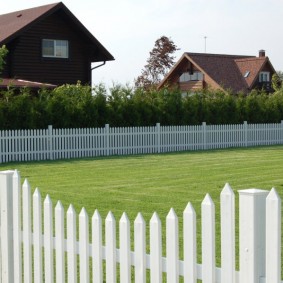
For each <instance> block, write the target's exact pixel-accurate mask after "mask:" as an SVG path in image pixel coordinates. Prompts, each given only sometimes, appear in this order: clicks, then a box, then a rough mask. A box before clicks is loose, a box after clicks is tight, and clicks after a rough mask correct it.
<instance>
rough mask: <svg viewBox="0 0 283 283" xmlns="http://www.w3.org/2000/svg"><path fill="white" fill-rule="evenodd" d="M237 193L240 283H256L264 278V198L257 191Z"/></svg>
mask: <svg viewBox="0 0 283 283" xmlns="http://www.w3.org/2000/svg"><path fill="white" fill-rule="evenodd" d="M238 192H239V202H240V205H239V209H240V219H239V225H240V226H239V230H240V237H239V238H240V244H239V245H240V282H241V283H258V282H260V278H261V277H264V276H265V256H266V252H265V238H266V237H265V230H266V215H265V212H266V197H267V195H268V191H264V190H259V189H249V190H240V191H238Z"/></svg>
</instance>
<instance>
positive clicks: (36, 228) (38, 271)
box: [33, 188, 43, 282]
mask: <svg viewBox="0 0 283 283" xmlns="http://www.w3.org/2000/svg"><path fill="white" fill-rule="evenodd" d="M41 218H42V211H41V194H40V191H39V189H38V188H36V189H35V192H34V194H33V243H34V252H33V254H34V258H36V260H35V261H34V282H42V280H43V269H42V223H41V222H42V221H41Z"/></svg>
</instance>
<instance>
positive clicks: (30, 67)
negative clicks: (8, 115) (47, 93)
mask: <svg viewBox="0 0 283 283" xmlns="http://www.w3.org/2000/svg"><path fill="white" fill-rule="evenodd" d="M2 45H6V47H7V49H8V51H9V53H8V55H7V57H6V65H5V67H4V70H3V72H2V77H3V78H5V80H3V81H2V83H0V84H2V86H3V84H5V82H7V81H9V82H11V80H12V82H14V83H16V82H17V81H18V80H20V82H21V84H23V82H27V85H28V86H30V87H32V86H33V83H36V82H39V83H46V84H49V85H62V84H75V83H77V81H81V83H82V84H90V83H91V76H92V70H91V63H92V62H102V63H105V62H106V61H110V60H114V58H113V56H112V55H111V54H110V53H109V52H108V51H107V50H106V49H105V47H104V46H103V45H102V44H101V43H100V42H99V41H98V40H97V39H96V38H95V37H94V36H93V35H92V34H91V33H90V32H89V31H88V30H87V29H86V28H85V27H84V25H83V24H82V23H81V22H80V21H79V20H78V19H77V18H76V17H75V16H74V15H73V14H72V13H71V12H70V10H69V9H68V8H67V7H66V6H65V5H64V4H63V3H62V2H60V3H55V4H50V5H45V6H41V7H36V8H31V9H27V10H22V11H17V12H13V13H9V14H4V15H0V46H2ZM28 82H29V83H28Z"/></svg>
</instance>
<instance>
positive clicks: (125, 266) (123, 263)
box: [119, 212, 131, 283]
mask: <svg viewBox="0 0 283 283" xmlns="http://www.w3.org/2000/svg"><path fill="white" fill-rule="evenodd" d="M119 226H120V281H121V282H125V283H130V282H131V256H130V249H131V239H130V221H129V218H128V216H127V214H126V213H125V212H124V213H123V215H122V217H121V219H120V221H119Z"/></svg>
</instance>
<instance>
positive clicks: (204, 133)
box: [202, 122, 206, 150]
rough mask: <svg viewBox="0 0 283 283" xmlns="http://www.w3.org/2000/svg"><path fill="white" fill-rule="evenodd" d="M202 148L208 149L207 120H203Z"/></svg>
mask: <svg viewBox="0 0 283 283" xmlns="http://www.w3.org/2000/svg"><path fill="white" fill-rule="evenodd" d="M202 149H204V150H205V149H206V122H202Z"/></svg>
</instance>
